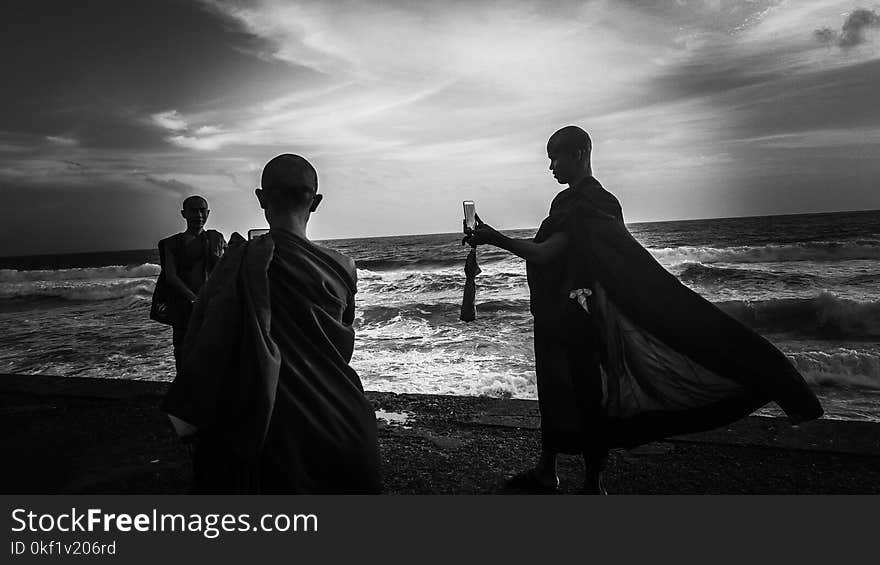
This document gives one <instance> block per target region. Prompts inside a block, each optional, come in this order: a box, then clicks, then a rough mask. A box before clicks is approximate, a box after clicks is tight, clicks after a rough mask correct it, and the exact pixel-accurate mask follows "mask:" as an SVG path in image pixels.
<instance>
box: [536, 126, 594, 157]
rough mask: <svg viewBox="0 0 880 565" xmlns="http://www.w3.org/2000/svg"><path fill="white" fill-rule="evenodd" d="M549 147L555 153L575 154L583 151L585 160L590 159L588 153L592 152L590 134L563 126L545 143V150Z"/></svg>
mask: <svg viewBox="0 0 880 565" xmlns="http://www.w3.org/2000/svg"><path fill="white" fill-rule="evenodd" d="M551 147H552V148H553V150H554V151H557V152H567V153H572V154H574V153H577V152H578V151H583V152H584V153H585V154H586V157H587V159H589V158H590V152H591V151H592V150H593V140H591V139H590V134H588V133H587V132H585V131H584V130H582V129H581V128H579V127H577V126H565V127H564V128H562V129H560V130H558V131H557V132H556V133H554V134H553V135H551V136H550V140H549V141H548V142H547V150H548V151H550V149H551Z"/></svg>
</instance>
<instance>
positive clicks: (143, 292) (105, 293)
mask: <svg viewBox="0 0 880 565" xmlns="http://www.w3.org/2000/svg"><path fill="white" fill-rule="evenodd" d="M154 287H155V282H152V281H144V280H143V279H129V280H117V281H109V282H100V283H94V284H92V283H88V282H86V283H80V284H57V283H56V284H51V283H50V284H45V283H44V284H32V283H17V284H16V283H12V284H9V283H6V284H0V299H3V300H16V301H26V302H27V303H28V304H30V305H31V306H33V307H34V308H38V307H40V306H48V305H54V304H56V303H57V302H58V301H59V300H62V301H74V302H99V301H104V300H116V299H120V298H128V299H132V298H148V297H151V296H152V294H153V288H154Z"/></svg>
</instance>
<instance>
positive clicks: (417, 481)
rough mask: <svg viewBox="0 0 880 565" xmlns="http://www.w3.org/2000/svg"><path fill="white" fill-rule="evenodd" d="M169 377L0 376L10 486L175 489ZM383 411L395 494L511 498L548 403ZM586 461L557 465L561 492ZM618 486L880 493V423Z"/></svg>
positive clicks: (785, 430)
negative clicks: (509, 482) (509, 483)
mask: <svg viewBox="0 0 880 565" xmlns="http://www.w3.org/2000/svg"><path fill="white" fill-rule="evenodd" d="M166 387H167V383H160V382H149V381H126V380H118V379H83V378H73V377H70V378H61V377H47V376H38V375H0V398H2V403H0V406H2V407H0V429H2V432H0V433H2V445H3V447H4V452H5V454H6V457H5V458H4V459H5V460H6V461H7V464H6V465H4V466H2V469H3V470H2V472H0V485H2V487H0V492H3V493H7V494H12V493H29V494H47V493H120V494H146V493H164V494H175V493H183V492H185V491H186V488H187V484H188V481H189V473H190V470H189V452H188V447H187V446H185V445H183V444H182V443H181V442H180V441H179V440H178V439H177V437H176V436H175V435H174V432H173V430H172V429H171V426H170V424H169V423H168V421H167V419H166V418H165V416H164V414H163V413H162V412H161V411H160V410H159V409H158V404H159V400H160V398H161V396H162V394H163V393H164V391H165V389H166ZM368 397H369V398H370V400H371V401H372V402H373V404H374V406H375V407H376V409H377V410H379V411H383V412H390V413H392V415H393V414H406V415H407V416H408V418H407V420H406V421H405V422H393V421H392V422H388V421H386V420H382V419H380V421H379V439H380V449H381V453H382V457H383V475H384V480H385V492H386V493H388V494H495V493H503V492H504V490H503V488H502V487H503V482H504V479H505V478H506V477H507V476H509V475H510V474H512V473H514V472H516V471H518V470H520V469H522V468H524V467H526V466H528V465H529V464H530V463H531V462H532V459H533V457H534V454H535V453H536V450H537V449H538V446H539V434H538V430H537V425H538V413H537V403H536V402H535V401H531V400H501V399H494V398H475V397H458V396H432V395H421V394H393V393H377V392H369V393H368ZM581 468H582V463H581V461H580V460H579V458H577V457H562V458H561V461H560V479H561V483H562V484H561V492H563V493H575V492H577V490H578V488H579V486H580V485H579V484H578V478H579V476H580V473H581ZM606 483H607V485H606V486H607V487H608V490H609V491H610V492H611V493H612V494H880V424H876V423H870V422H846V421H835V420H819V421H815V422H810V423H808V424H804V425H802V426H800V427H797V428H794V427H792V426H790V425H789V424H788V423H787V421H786V420H784V419H780V418H764V417H749V418H745V419H743V420H741V421H739V422H737V423H735V424H733V425H731V426H729V427H727V428H721V429H718V430H714V431H711V432H706V433H702V434H692V435H688V436H679V437H676V438H671V439H669V440H666V441H662V442H655V443H652V444H649V445H646V446H642V447H640V448H637V449H634V450H629V451H625V450H615V451H613V452H612V454H611V461H610V466H609V469H608V472H607V473H606Z"/></svg>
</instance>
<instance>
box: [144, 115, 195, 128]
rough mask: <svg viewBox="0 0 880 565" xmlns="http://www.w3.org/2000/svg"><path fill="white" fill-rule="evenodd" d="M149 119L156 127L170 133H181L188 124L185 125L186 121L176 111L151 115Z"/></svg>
mask: <svg viewBox="0 0 880 565" xmlns="http://www.w3.org/2000/svg"><path fill="white" fill-rule="evenodd" d="M150 118H151V119H152V121H153V123H154V124H156V125H157V126H159V127H161V128H165V129H168V130H171V131H182V130H185V129H187V128H188V127H189V124H187V122H186V120H184V119H183V116H181V115H180V113H179V112H178V111H177V110H168V111H166V112H159V113H158V114H152V115H151V116H150Z"/></svg>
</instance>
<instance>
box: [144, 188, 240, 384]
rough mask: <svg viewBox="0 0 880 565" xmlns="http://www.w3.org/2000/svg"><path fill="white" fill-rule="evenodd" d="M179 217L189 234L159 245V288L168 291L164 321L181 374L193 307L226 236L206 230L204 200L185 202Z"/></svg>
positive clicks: (222, 250)
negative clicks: (168, 329)
mask: <svg viewBox="0 0 880 565" xmlns="http://www.w3.org/2000/svg"><path fill="white" fill-rule="evenodd" d="M181 208H182V209H181V210H180V215H181V216H183V219H184V220H185V221H186V230H185V231H183V232H181V233H178V234H175V235H172V236H171V237H166V238H165V239H163V240H161V241H160V242H159V263H160V264H161V266H162V272H161V273H160V274H159V277H160V278H161V279H164V280H162V281H157V287H163V288H164V289H166V295H165V296H164V297H163V298H164V300H163V301H162V304H163V306H164V308H163V310H164V312H163V321H164V322H165V323H168V324H169V325H171V327H172V328H173V334H172V344H173V346H174V367H175V369H176V370H177V371H180V356H181V353H182V351H183V338H184V336H186V329H187V326H188V324H189V317H190V315H191V314H192V305H193V304H194V303H195V301H196V297H197V296H198V293H199V290H200V289H201V288H202V285H204V284H205V281H207V280H208V276H209V275H210V274H211V271H213V270H214V267H216V266H217V263H218V262H219V261H220V257H222V256H223V252H224V251H225V250H226V240H225V239H224V238H223V234H221V233H220V232H218V231H215V230H206V229H205V224H207V222H208V216H209V215H210V213H211V210H210V209H209V208H208V201H207V200H205V198H204V197H202V196H190V197H188V198H186V199H185V200H184V201H183V205H182V206H181Z"/></svg>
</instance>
